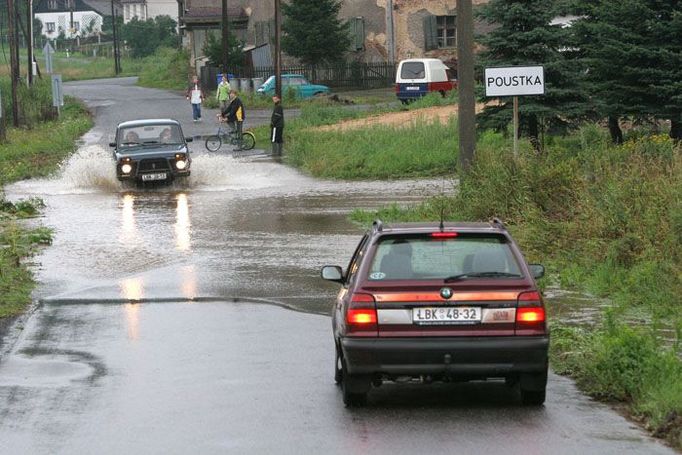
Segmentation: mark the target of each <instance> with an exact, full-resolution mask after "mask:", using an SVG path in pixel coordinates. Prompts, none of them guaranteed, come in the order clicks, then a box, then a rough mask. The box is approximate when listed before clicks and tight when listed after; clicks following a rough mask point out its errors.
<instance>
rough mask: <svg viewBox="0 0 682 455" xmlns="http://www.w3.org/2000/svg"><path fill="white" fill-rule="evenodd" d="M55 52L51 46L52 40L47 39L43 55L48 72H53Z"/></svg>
mask: <svg viewBox="0 0 682 455" xmlns="http://www.w3.org/2000/svg"><path fill="white" fill-rule="evenodd" d="M53 54H54V49H52V46H50V42H49V41H47V42H46V43H45V46H43V55H44V56H45V71H46V72H47V73H48V74H52V55H53Z"/></svg>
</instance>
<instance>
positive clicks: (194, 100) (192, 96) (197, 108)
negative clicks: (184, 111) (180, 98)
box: [185, 76, 204, 122]
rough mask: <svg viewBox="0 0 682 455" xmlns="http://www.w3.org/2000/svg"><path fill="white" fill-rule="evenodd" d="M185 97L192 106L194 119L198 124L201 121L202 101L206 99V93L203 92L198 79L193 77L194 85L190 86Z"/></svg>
mask: <svg viewBox="0 0 682 455" xmlns="http://www.w3.org/2000/svg"><path fill="white" fill-rule="evenodd" d="M185 97H186V98H187V99H188V100H189V102H190V103H191V104H192V119H193V120H194V121H195V122H198V121H199V120H201V101H202V100H203V99H204V92H202V91H201V85H200V84H199V78H198V77H196V76H193V77H192V83H191V84H189V87H188V88H187V93H186V95H185Z"/></svg>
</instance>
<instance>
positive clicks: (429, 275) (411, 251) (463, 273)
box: [367, 235, 522, 281]
mask: <svg viewBox="0 0 682 455" xmlns="http://www.w3.org/2000/svg"><path fill="white" fill-rule="evenodd" d="M469 275H471V276H469ZM458 276H459V278H460V279H468V278H476V279H485V278H490V279H500V278H505V277H508V278H515V277H516V278H518V277H521V276H522V273H521V270H520V267H519V265H518V262H517V261H516V258H515V257H514V253H513V252H512V250H511V248H510V245H509V243H507V239H506V238H505V237H504V236H497V235H493V236H491V235H485V236H481V235H458V236H457V237H450V238H432V237H430V236H419V237H392V236H386V237H384V238H382V239H381V240H380V241H379V244H378V245H377V248H376V250H375V253H374V257H373V259H372V263H371V267H370V270H369V273H368V276H367V278H368V279H369V280H370V281H382V280H439V279H446V278H451V277H458Z"/></svg>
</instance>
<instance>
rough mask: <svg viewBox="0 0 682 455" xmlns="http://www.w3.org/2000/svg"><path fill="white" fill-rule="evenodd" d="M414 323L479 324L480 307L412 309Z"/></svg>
mask: <svg viewBox="0 0 682 455" xmlns="http://www.w3.org/2000/svg"><path fill="white" fill-rule="evenodd" d="M412 322H414V323H415V324H420V325H442V324H477V323H479V322H481V308H480V307H435V308H434V307H421V308H413V309H412Z"/></svg>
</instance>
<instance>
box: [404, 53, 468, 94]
mask: <svg viewBox="0 0 682 455" xmlns="http://www.w3.org/2000/svg"><path fill="white" fill-rule="evenodd" d="M449 72H450V68H448V67H447V66H445V64H444V63H443V62H442V61H440V60H438V59H437V58H411V59H409V60H402V61H401V62H400V63H399V64H398V71H397V72H396V75H395V94H396V95H397V96H398V99H399V100H400V101H402V102H403V103H407V102H409V101H411V100H414V99H417V98H420V97H422V96H424V95H426V94H427V93H431V92H439V93H441V94H442V95H443V96H445V94H446V93H447V92H449V91H450V90H453V89H454V88H456V87H457V80H456V79H451V78H450V77H449V74H448V73H449Z"/></svg>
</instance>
